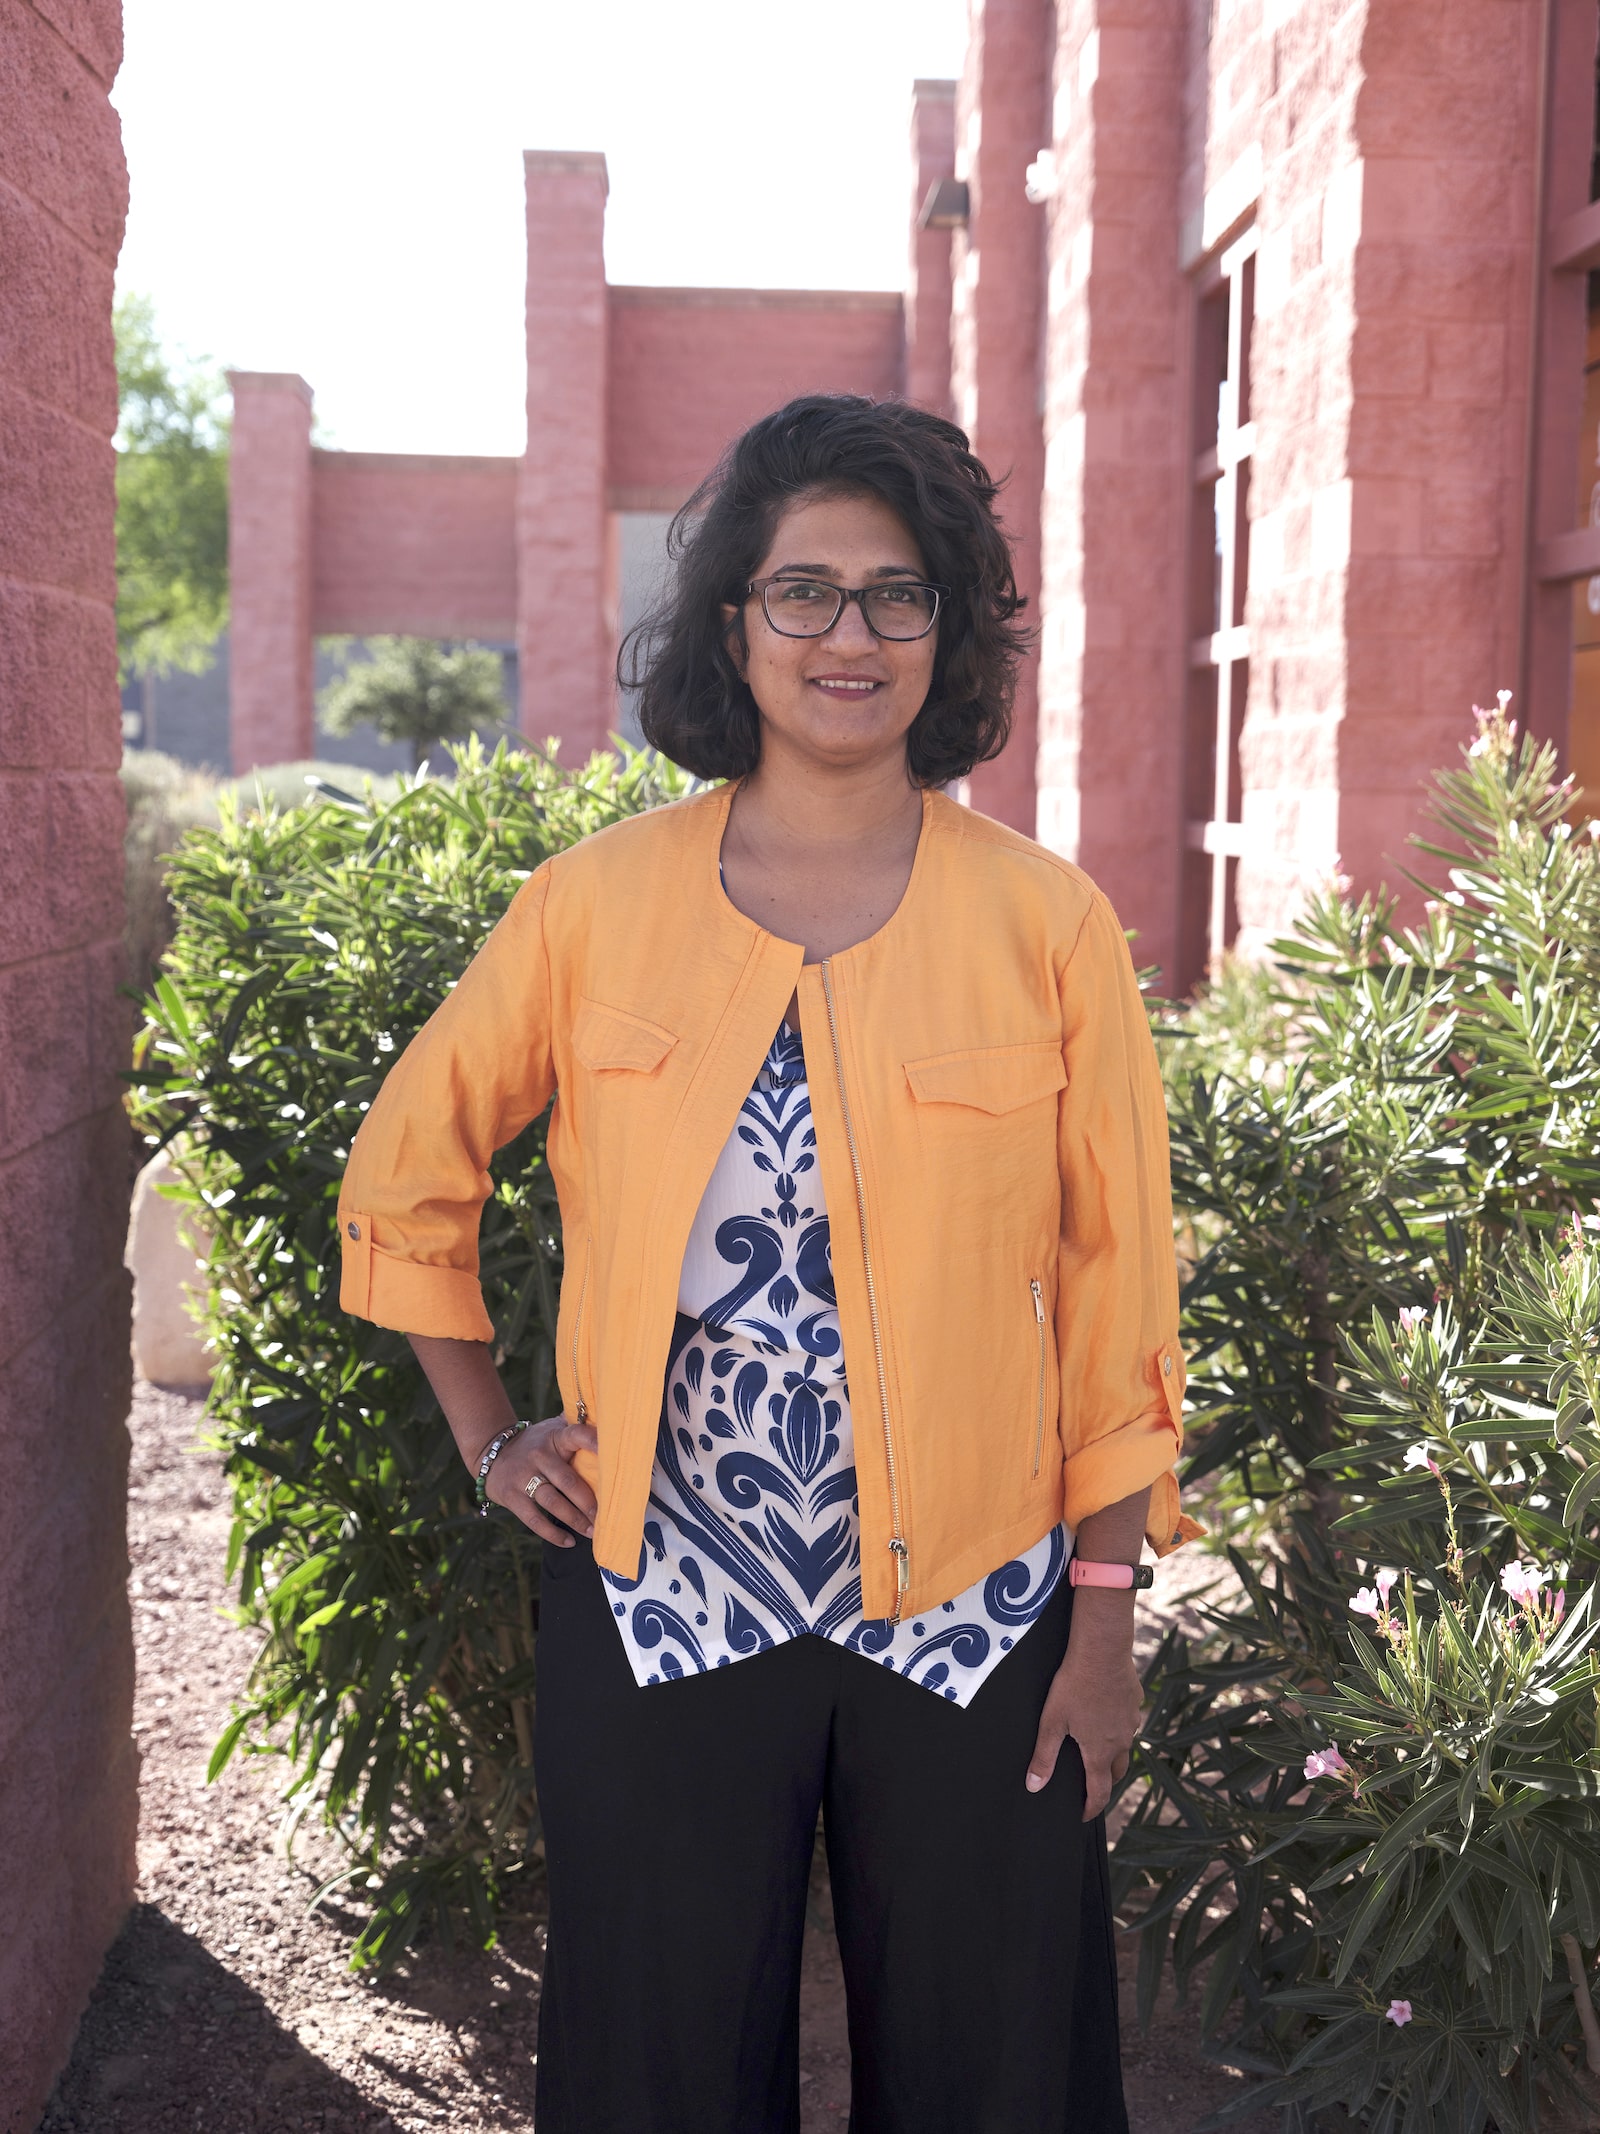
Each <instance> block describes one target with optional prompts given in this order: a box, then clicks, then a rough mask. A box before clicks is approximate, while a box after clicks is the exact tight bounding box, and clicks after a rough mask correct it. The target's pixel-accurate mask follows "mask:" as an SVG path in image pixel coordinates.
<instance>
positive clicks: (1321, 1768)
mask: <svg viewBox="0 0 1600 2134" xmlns="http://www.w3.org/2000/svg"><path fill="white" fill-rule="evenodd" d="M1349 1768H1350V1766H1349V1765H1348V1764H1347V1763H1346V1762H1345V1760H1344V1758H1343V1757H1342V1756H1341V1755H1340V1754H1339V1744H1338V1743H1337V1742H1336V1741H1331V1742H1329V1744H1328V1746H1327V1747H1326V1748H1325V1749H1313V1750H1312V1752H1311V1754H1310V1755H1309V1756H1308V1757H1307V1758H1306V1777H1307V1778H1338V1777H1339V1776H1340V1775H1341V1774H1342V1773H1343V1772H1346V1771H1348V1770H1349Z"/></svg>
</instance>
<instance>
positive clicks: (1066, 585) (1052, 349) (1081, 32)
mask: <svg viewBox="0 0 1600 2134" xmlns="http://www.w3.org/2000/svg"><path fill="white" fill-rule="evenodd" d="M1056 14H1057V34H1058V41H1057V49H1056V55H1055V107H1054V116H1053V131H1054V141H1055V155H1056V166H1057V172H1058V191H1057V194H1056V197H1055V198H1054V199H1053V200H1052V201H1051V203H1050V217H1049V236H1048V269H1047V272H1048V279H1047V285H1046V286H1047V291H1048V324H1047V335H1048V341H1047V355H1046V373H1045V404H1044V452H1045V460H1044V500H1043V528H1044V554H1043V581H1044V599H1043V619H1044V638H1043V645H1042V649H1041V660H1040V678H1039V757H1038V779H1039V795H1038V809H1039V818H1038V819H1039V830H1038V834H1039V837H1040V839H1041V840H1042V841H1043V842H1044V843H1045V844H1047V845H1050V846H1052V847H1053V848H1054V849H1055V850H1056V851H1059V852H1064V853H1066V854H1067V855H1068V856H1069V857H1070V858H1073V859H1076V860H1078V861H1079V862H1080V863H1081V864H1082V865H1083V866H1085V867H1087V868H1088V870H1089V872H1090V873H1091V874H1092V875H1093V876H1094V877H1095V879H1096V880H1097V881H1098V882H1099V883H1100V884H1101V886H1102V887H1103V888H1104V890H1105V892H1106V894H1107V895H1108V896H1109V897H1110V899H1111V901H1112V903H1113V904H1114V905H1115V907H1116V910H1117V913H1118V916H1119V917H1120V918H1121V920H1122V923H1123V924H1124V925H1125V926H1127V927H1131V928H1133V929H1135V930H1136V931H1137V934H1138V940H1137V943H1136V946H1135V954H1136V958H1137V960H1138V961H1139V962H1140V963H1141V964H1145V963H1153V964H1159V965H1160V966H1161V967H1162V969H1163V970H1164V971H1165V972H1166V973H1167V974H1168V976H1169V977H1170V975H1171V973H1172V971H1173V969H1174V965H1175V961H1176V941H1177V934H1176V925H1177V900H1178V871H1179V860H1180V851H1181V846H1180V840H1181V836H1182V826H1181V821H1180V815H1181V809H1180V800H1179V778H1180V772H1181V758H1180V743H1181V733H1182V712H1183V701H1184V680H1185V674H1184V656H1185V644H1184V631H1183V596H1182V590H1181V577H1182V562H1183V552H1184V513H1185V509H1186V506H1187V490H1186V486H1185V481H1184V472H1183V461H1184V454H1185V451H1186V448H1187V445H1186V441H1187V431H1188V416H1187V369H1186V361H1187V358H1186V349H1187V342H1186V324H1187V311H1186V301H1185V300H1186V290H1185V285H1184V282H1183V278H1182V275H1181V273H1180V269H1179V258H1178V229H1179V192H1178V180H1179V159H1180V144H1181V139H1182V125H1181V109H1182V90H1183V82H1184V56H1185V50H1186V35H1187V22H1186V15H1187V9H1186V7H1185V6H1184V4H1183V0H1161V4H1159V5H1144V4H1140V0H1058V6H1057V10H1056Z"/></svg>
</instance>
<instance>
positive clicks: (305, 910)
mask: <svg viewBox="0 0 1600 2134" xmlns="http://www.w3.org/2000/svg"><path fill="white" fill-rule="evenodd" d="M681 789H682V781H681V779H680V777H679V775H678V774H677V773H675V772H674V771H672V770H671V768H670V767H669V766H665V765H663V764H661V763H660V762H658V761H657V760H655V759H652V758H646V757H643V756H639V755H631V754H630V755H628V756H626V757H625V759H624V760H623V761H622V762H621V763H620V764H619V763H618V762H617V761H616V760H615V759H613V758H611V757H597V758H596V759H595V760H594V762H592V763H591V764H590V765H589V766H588V768H587V769H586V770H585V771H583V772H582V773H580V774H578V775H576V776H574V775H572V774H569V773H562V772H559V771H558V770H557V769H556V768H555V767H554V765H553V763H552V762H551V761H549V760H547V759H545V758H542V757H538V756H530V755H525V754H521V753H515V752H512V751H509V750H508V749H506V748H505V747H501V748H499V749H497V750H496V751H495V753H494V755H493V756H490V757H486V756H485V755H484V753H483V751H482V750H481V749H480V748H479V747H477V745H476V744H473V745H472V746H470V747H469V748H467V749H465V750H463V751H462V752H461V753H460V755H459V757H458V759H457V763H456V776H455V778H454V779H453V780H452V781H450V782H448V783H447V782H444V781H440V780H430V779H428V778H426V777H419V778H416V779H414V780H413V779H407V780H402V781H400V783H399V785H398V787H397V789H396V791H395V792H394V795H393V797H392V798H388V799H384V798H380V797H379V796H378V795H377V794H376V793H374V792H372V791H370V790H369V791H368V793H367V794H366V795H365V796H364V797H362V798H355V797H346V798H344V799H335V798H333V797H330V795H329V794H328V793H327V792H326V791H325V790H324V791H322V792H320V793H318V794H317V795H316V796H315V797H314V798H313V800H312V801H311V802H310V803H309V804H307V805H303V806H297V807H294V808H289V809H282V810H280V809H278V808H276V807H274V806H272V805H270V804H268V805H266V806H264V807H262V808H260V809H257V810H252V811H251V812H248V813H246V812H243V811H241V809H240V808H239V807H238V805H237V804H236V802H235V801H234V800H233V799H232V798H231V797H224V799H223V801H222V804H221V807H220V810H219V818H218V821H217V824H216V827H215V828H199V829H195V830H192V831H191V832H190V833H189V834H188V835H187V836H186V837H185V838H184V840H183V842H182V843H181V845H180V846H179V848H178V850H177V852H176V854H175V856H174V858H173V860H172V863H171V869H170V876H169V880H170V887H171V893H172V899H173V903H174V906H175V909H176V911H177V914H178V927H177V933H176V937H175V939H174V942H173V945H172V948H171V951H170V953H169V955H168V959H167V965H166V969H165V971H164V973H163V974H162V975H161V977H160V978H159V979H158V980H157V982H156V985H155V987H154V990H153V993H152V995H151V998H150V1000H149V1002H148V1004H147V1021H146V1025H145V1029H144V1032H143V1035H142V1038H141V1042H140V1046H139V1052H138V1058H137V1064H136V1072H135V1084H136V1087H135V1097H134V1108H135V1113H136V1117H137V1118H138V1120H139V1122H140V1124H141V1125H142V1126H143V1128H144V1129H145V1131H146V1133H147V1135H148V1137H149V1139H150V1140H151V1142H152V1143H153V1142H154V1141H156V1140H157V1139H160V1138H165V1137H167V1136H171V1135H176V1134H177V1133H179V1131H180V1130H181V1132H182V1136H183V1140H182V1148H183V1154H182V1157H181V1167H182V1169H183V1171H184V1174H185V1177H186V1179H187V1181H188V1184H189V1189H190V1191H191V1193H192V1196H193V1198H194V1200H195V1201H196V1202H197V1203H198V1204H200V1205H201V1206H203V1208H204V1211H205V1221H206V1223H207V1225H208V1226H209V1228H210V1230H211V1232H212V1234H213V1236H214V1238H215V1240H216V1242H215V1245H214V1248H213V1251H212V1255H211V1262H210V1271H211V1282H210V1289H211V1294H210V1306H209V1321H208V1330H209V1333H210V1336H211V1338H212V1340H213V1341H214V1343H215V1345H216V1350H217V1355H218V1367H217V1372H216V1377H215V1380H214V1383H213V1388H212V1394H211V1400H210V1409H209V1412H210V1417H211V1422H212V1426H213V1428H214V1429H215V1431H216V1432H217V1434H218V1436H219V1438H220V1440H221V1443H222V1445H223V1447H224V1448H225V1450H226V1454H227V1471H228V1474H229V1476H230V1479H231V1485H232V1491H233V1510H234V1519H233V1528H232V1537H231V1540H230V1544H229V1555H228V1562H229V1569H230V1575H233V1574H236V1575H237V1578H238V1582H239V1594H240V1600H241V1604H242V1607H243V1609H244V1610H245V1612H246V1614H247V1616H248V1618H249V1619H250V1620H252V1621H253V1622H255V1623H257V1624H259V1626H260V1628H261V1631H262V1633H263V1639H262V1644H261V1648H260V1654H259V1658H258V1660H257V1662H256V1665H255V1668H254V1671H253V1673H252V1675H251V1678H250V1681H249V1683H248V1685H247V1687H246V1691H245V1694H244V1696H243V1698H242V1699H241V1701H240V1702H239V1704H238V1705H237V1707H236V1709H235V1713H234V1716H233V1718H232V1719H231V1721H230V1723H229V1725H228V1727H227V1729H226V1731H225V1732H224V1734H223V1736H222V1739H221V1740H220V1742H219V1743H218V1745H217V1750H216V1753H215V1756H214V1758H213V1762H212V1770H213V1773H215V1771H216V1770H218V1769H220V1768H221V1767H222V1765H223V1763H224V1762H225V1761H226V1760H227V1758H228V1757H229V1756H231V1755H232V1754H234V1753H236V1752H237V1751H239V1750H241V1749H252V1750H256V1751H258V1752H262V1753H274V1754H278V1755H281V1756H283V1757H285V1758H286V1759H287V1762H288V1766H289V1769H288V1774H287V1793H288V1796H289V1797H290V1798H291V1799H293V1800H296V1801H297V1802H299V1803H300V1804H301V1805H303V1806H304V1805H315V1806H316V1807H317V1808H318V1809H319V1810H320V1812H321V1813H323V1814H324V1815H325V1816H326V1817H327V1819H328V1821H329V1823H330V1825H331V1826H332V1827H333V1828H334V1829H335V1830H336V1831H338V1832H339V1833H341V1834H342V1835H343V1837H344V1838H345V1839H346V1841H347V1843H348V1846H349V1852H350V1859H349V1867H348V1870H347V1875H346V1877H345V1878H344V1879H347V1880H349V1881H350V1882H352V1883H353V1884H355V1885H356V1886H357V1887H359V1888H362V1889H364V1890H365V1891H366V1892H367V1894H368V1895H369V1896H370V1897H371V1900H372V1901H371V1911H370V1916H369V1919H368V1922H367V1925H366V1927H365V1930H364V1932H363V1933H362V1935H361V1937H360V1939H359V1941H358V1943H357V1946H356V1960H357V1961H358V1962H368V1961H378V1962H387V1961H390V1960H392V1959H393V1958H394V1957H395V1956H396V1955H397V1954H398V1953H399V1952H400V1951H401V1950H402V1949H403V1948H404V1947H405V1946H406V1944H407V1943H408V1942H409V1940H410V1939H411V1937H412V1936H413V1934H414V1933H415V1932H416V1931H417V1929H418V1928H419V1926H421V1925H422V1924H423V1923H424V1922H426V1921H428V1920H430V1919H432V1920H435V1921H440V1922H443V1923H444V1924H446V1925H447V1926H449V1927H450V1928H451V1929H452V1930H454V1929H455V1928H457V1927H458V1926H460V1925H461V1924H462V1923H466V1924H467V1925H468V1926H469V1927H470V1930H471V1931H472V1932H473V1933H474V1935H475V1936H476V1937H477V1938H479V1939H487V1938H488V1937H489V1936H490V1935H491V1933H492V1930H493V1915H494V1909H495V1905H496V1902H497V1900H498V1897H499V1894H500V1892H501V1890H502V1888H503V1886H504V1883H505V1880H506V1877H507V1876H508V1875H511V1874H515V1873H516V1872H517V1871H518V1869H519V1867H520V1866H521V1865H522V1864H523V1863H524V1862H525V1861H526V1859H527V1857H528V1853H529V1848H530V1846H531V1845H532V1844H533V1843H534V1842H535V1839H536V1829H535V1826H534V1823H533V1820H532V1816H533V1806H532V1782H531V1768H530V1765H531V1748H530V1742H531V1733H530V1714H531V1698H532V1695H533V1657H532V1644H531V1633H532V1629H533V1625H534V1623H535V1621H536V1611H537V1595H538V1576H539V1550H538V1544H537V1542H536V1541H535V1540H534V1539H533V1537H532V1536H531V1535H529V1534H528V1532H527V1531H526V1529H524V1528H522V1527H520V1526H519V1525H517V1524H516V1523H515V1522H514V1521H510V1520H507V1519H505V1518H504V1517H503V1515H501V1514H498V1513H497V1514H496V1515H495V1516H494V1517H493V1518H492V1519H490V1520H480V1519H479V1518H478V1517H477V1516H476V1515H475V1513H474V1511H473V1508H472V1488H471V1480H470V1477H469V1476H468V1475H467V1473H466V1471H465V1469H464V1468H463V1466H462V1463H461V1460H460V1457H459V1455H458V1454H457V1452H456V1450H455V1447H454V1444H453V1442H452V1440H451V1437H450V1433H449V1431H448V1429H447V1428H446V1426H445V1424H444V1422H443V1420H442V1418H441V1417H440V1415H439V1413H438V1410H437V1407H436V1405H435V1403H434V1401H433V1398H432V1396H431V1394H430V1392H429V1391H428V1388H427V1384H426V1382H425V1380H424V1379H423V1378H422V1376H421V1374H420V1372H419V1371H418V1370H417V1369H416V1367H415V1364H414V1362H413V1359H412V1356H411V1351H410V1348H409V1345H408V1344H407V1342H406V1341H405V1339H404V1337H403V1336H401V1335H398V1334H393V1333H389V1332H386V1331H385V1330H383V1329H382V1328H379V1327H375V1326H372V1325H370V1324H368V1323H366V1322H365V1321H361V1320H355V1319H350V1318H346V1317H344V1316H343V1315H342V1314H341V1313H340V1311H339V1307H338V1284H339V1248H338V1241H337V1236H336V1224H335V1209H336V1200H337V1195H338V1189H339V1181H340V1176H341V1173H342V1171H343V1168H344V1163H345V1159H346V1156H347V1154H348V1152H349V1146H350V1142H351V1139H352V1137H353V1135H354V1132H355V1130H356V1128H357V1126H358V1125H359V1124H360V1121H361V1117H362V1115H363V1113H364V1112H365V1110H366V1108H367V1106H368V1104H369V1103H370V1102H371V1099H372V1097H373V1095H374V1094H375V1092H376V1091H377V1089H378V1087H379V1085H380V1083H381V1082H382V1079H383V1076H384V1073H385V1072H386V1070H387V1068H388V1067H389V1066H390V1064H392V1062H393V1061H394V1059H395V1058H396V1057H398V1055H399V1053H400V1052H401V1051H402V1049H403V1048H404V1046H405V1045H406V1043H407V1041H408V1040H409V1039H410V1038H411V1036H412V1035H413V1034H414V1033H415V1031H416V1030H417V1029H418V1028H419V1027H420V1026H421V1024H422V1023H423V1022H424V1021H425V1020H426V1019H427V1017H428V1016H429V1015H430V1014H431V1013H432V1011H433V1009H434V1008H436V1007H437V1006H438V1004H439V1002H440V1001H441V1000H442V999H443V998H444V996H445V994H446V993H447V992H448V991H449V990H450V988H451V987H452V985H453V984H454V983H455V981H456V979H457V978H458V977H459V976H460V974H461V972H462V970H463V969H464V967H465V966H466V964H467V962H468V961H469V959H470V958H471V957H472V955H473V954H474V953H475V952H476V950H477V949H478V947H479V946H480V944H481V943H482V941H483V939H484V937H485V935H486V934H487V933H488V931H489V929H490V928H491V927H492V926H493V924H494V923H495V921H496V920H497V919H498V918H499V917H500V915H501V913H502V912H503V911H504V910H505V908H506V906H507V904H508V903H509V902H510V900H511V897H512V896H513V895H514V893H515V891H516V889H517V888H518V886H519V885H520V884H521V883H522V882H523V881H524V880H526V878H527V876H528V874H529V873H530V872H531V871H532V870H533V869H534V868H535V867H536V866H537V865H538V864H539V863H540V862H541V861H542V860H543V859H544V858H545V857H546V856H547V855H548V854H550V853H551V852H554V851H557V850H560V849H562V848H563V847H565V846H567V845H569V844H571V843H572V842H574V841H575V840H576V839H577V838H579V837H581V836H584V835H586V834H587V833H588V832H589V831H591V830H594V829H597V828H599V827H601V826H602V825H604V824H605V823H608V822H611V821H614V820H616V819H618V818H619V817H621V816H624V815H627V814H630V813H633V812H636V811H638V810H640V809H643V808H646V807H649V806H651V805H652V804H654V803H655V802H657V801H659V800H662V799H665V798H669V797H672V796H673V795H674V794H676V793H677V792H679V791H680V790H681ZM493 1177H494V1188H493V1193H492V1195H491V1198H490V1200H489V1203H488V1205H487V1208H486V1210H485V1213H484V1220H483V1228H482V1236H481V1248H480V1249H481V1264H482V1273H483V1281H484V1289H485V1293H486V1298H487V1302H488V1307H489V1312H490V1316H491V1318H492V1319H493V1322H494V1325H495V1329H496V1344H497V1346H496V1354H497V1359H498V1361H499V1363H500V1364H501V1367H502V1369H503V1371H504V1373H505V1376H506V1380H507V1383H508V1385H509V1387H510V1389H511V1392H512V1396H513V1398H514V1400H515V1401H516V1403H517V1406H518V1412H519V1413H521V1414H525V1415H540V1414H545V1413H548V1412H549V1410H550V1408H551V1406H552V1404H553V1403H554V1401H555V1398H556V1396H555V1391H554V1380H555V1374H554V1346H553V1344H554V1334H555V1313H556V1297H557V1292H558V1288H559V1282H560V1274H561V1239H560V1232H559V1224H558V1219H557V1210H556V1202H555V1195H554V1190H553V1188H552V1186H551V1183H550V1178H549V1173H548V1171H547V1169H546V1167H545V1163H544V1122H543V1120H540V1121H538V1122H536V1123H535V1124H534V1125H532V1126H530V1127H529V1128H528V1129H527V1131H526V1132H525V1133H523V1134H522V1135H521V1136H520V1137H519V1138H518V1140H517V1141H516V1142H515V1143H514V1144H513V1145H512V1146H510V1147H509V1148H507V1149H505V1150H503V1151H502V1152H501V1153H500V1155H499V1157H498V1158H497V1159H496V1162H495V1165H494V1172H493Z"/></svg>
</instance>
